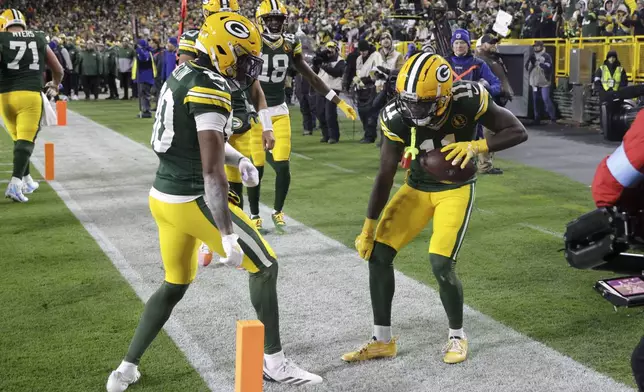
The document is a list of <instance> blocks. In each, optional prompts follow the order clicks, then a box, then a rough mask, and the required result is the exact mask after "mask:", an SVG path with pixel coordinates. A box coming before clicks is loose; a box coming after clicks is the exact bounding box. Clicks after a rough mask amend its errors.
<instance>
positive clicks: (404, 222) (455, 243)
mask: <svg viewBox="0 0 644 392" xmlns="http://www.w3.org/2000/svg"><path fill="white" fill-rule="evenodd" d="M474 188H475V186H474V184H469V185H464V186H462V187H460V188H457V189H452V190H446V191H442V192H423V191H419V190H417V189H414V188H412V187H410V186H409V185H407V184H404V185H403V186H402V187H401V188H400V189H399V190H398V192H396V194H395V195H394V197H393V198H392V199H391V200H390V201H389V202H388V203H387V206H386V207H385V210H384V212H383V214H382V218H381V219H380V222H379V223H378V227H377V228H376V241H377V242H380V243H383V244H386V245H389V246H390V247H392V248H394V249H395V250H396V251H400V250H401V249H402V248H403V247H404V246H405V245H407V244H408V243H409V242H410V241H411V240H413V239H414V238H415V237H416V236H417V235H418V233H420V232H421V231H422V230H423V229H424V228H425V226H427V223H429V220H430V219H432V218H433V233H432V236H431V239H430V241H429V253H434V254H438V255H441V256H445V257H449V258H451V259H452V260H456V257H457V255H458V251H459V249H460V248H461V245H462V244H463V239H464V238H465V232H466V231H467V225H468V223H469V220H470V215H471V213H472V206H473V204H474Z"/></svg>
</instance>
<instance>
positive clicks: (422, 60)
mask: <svg viewBox="0 0 644 392" xmlns="http://www.w3.org/2000/svg"><path fill="white" fill-rule="evenodd" d="M433 56H434V55H433V54H431V53H423V54H421V55H420V56H418V57H416V60H414V61H413V62H412V63H411V64H410V65H409V68H410V71H409V74H407V83H405V84H406V86H405V91H406V92H408V93H415V92H416V86H417V84H418V77H419V76H420V71H421V70H422V69H423V67H424V66H425V64H426V63H427V61H428V60H429V59H430V58H431V57H433Z"/></svg>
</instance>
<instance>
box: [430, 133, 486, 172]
mask: <svg viewBox="0 0 644 392" xmlns="http://www.w3.org/2000/svg"><path fill="white" fill-rule="evenodd" d="M450 150H451V152H450V153H449V154H447V156H446V157H445V160H446V161H449V160H452V159H453V160H452V165H454V166H456V165H458V164H459V163H460V164H461V169H465V166H467V163H468V162H469V161H470V160H471V159H472V158H473V157H475V156H476V155H478V154H481V153H484V152H488V151H489V150H490V148H489V147H488V146H487V140H485V139H480V140H472V141H469V142H457V143H452V144H448V145H447V146H445V147H443V148H442V149H441V152H445V151H450Z"/></svg>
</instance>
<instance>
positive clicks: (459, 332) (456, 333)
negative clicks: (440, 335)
mask: <svg viewBox="0 0 644 392" xmlns="http://www.w3.org/2000/svg"><path fill="white" fill-rule="evenodd" d="M451 337H458V338H461V339H465V332H463V328H459V329H451V328H450V329H449V338H451Z"/></svg>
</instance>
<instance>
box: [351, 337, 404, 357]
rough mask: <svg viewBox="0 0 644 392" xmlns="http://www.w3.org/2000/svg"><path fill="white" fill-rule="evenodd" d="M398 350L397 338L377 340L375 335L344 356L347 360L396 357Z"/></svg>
mask: <svg viewBox="0 0 644 392" xmlns="http://www.w3.org/2000/svg"><path fill="white" fill-rule="evenodd" d="M397 352H398V346H397V345H396V339H395V338H393V339H391V340H390V341H388V342H381V341H378V340H376V338H375V336H374V337H373V338H372V339H371V340H370V341H369V342H368V343H367V344H365V345H364V346H362V347H360V349H359V350H358V351H352V352H350V353H346V354H344V355H343V356H342V360H343V361H345V362H358V361H367V360H369V359H376V358H395V357H396V353H397Z"/></svg>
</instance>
